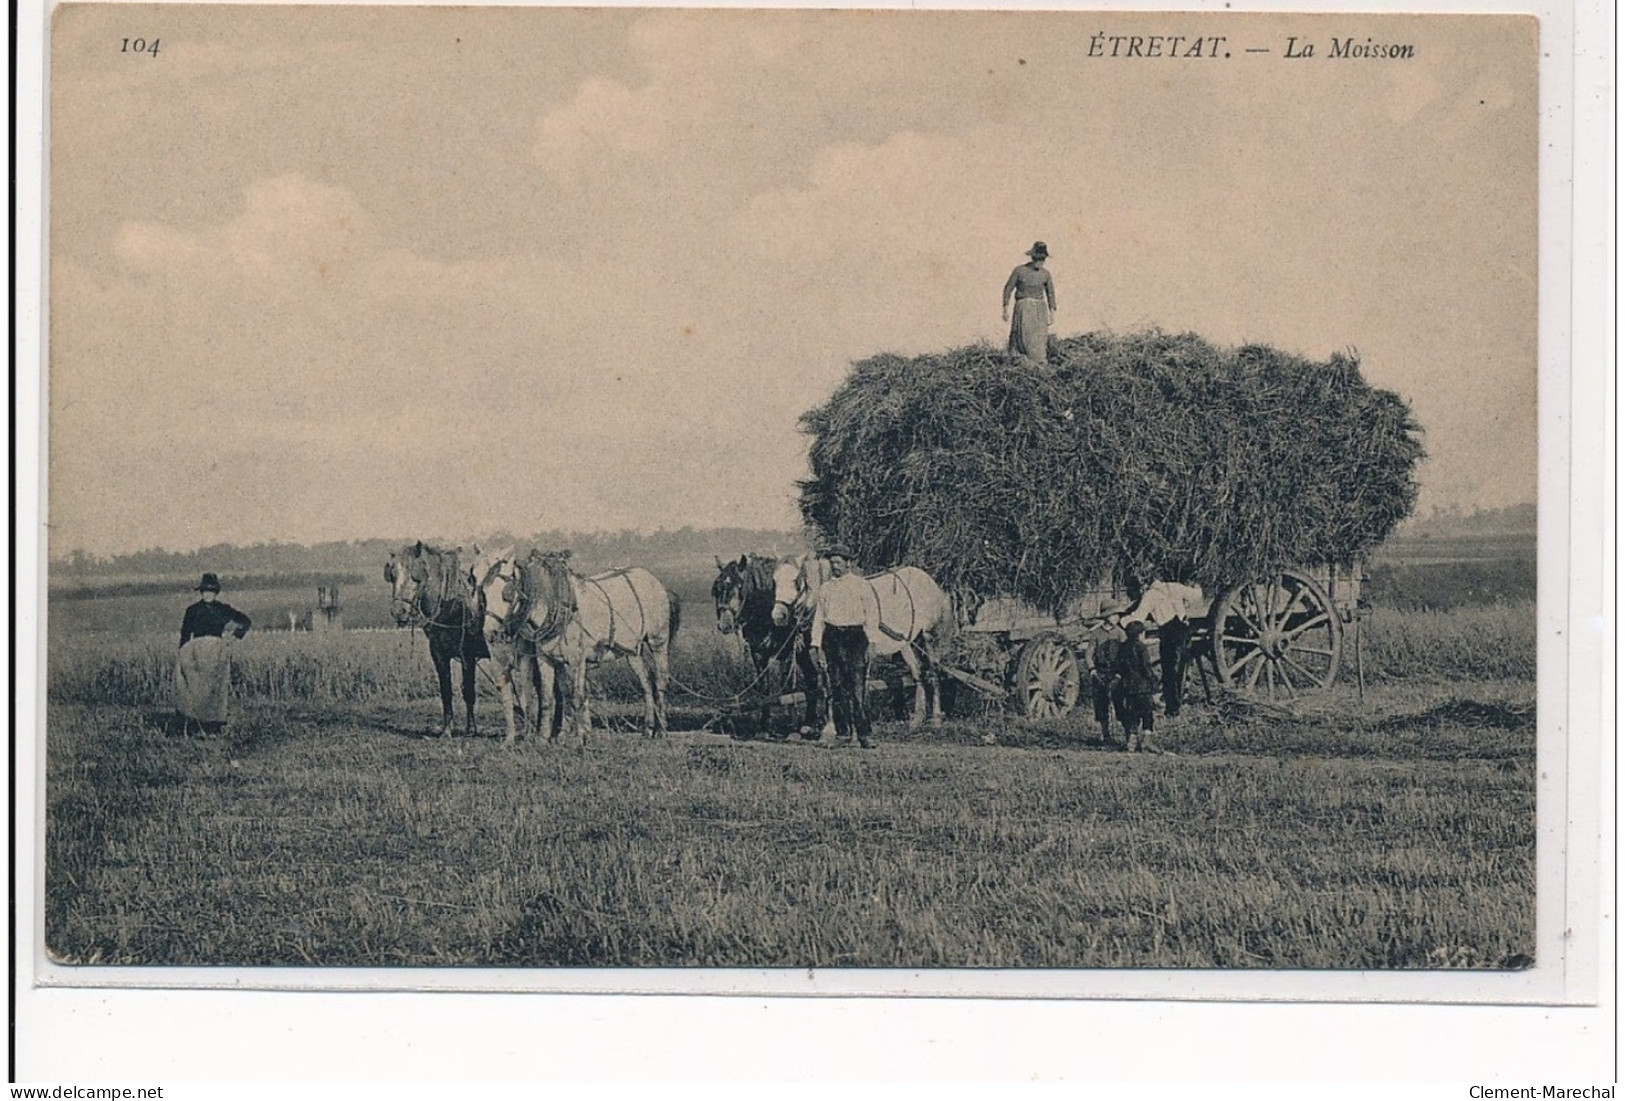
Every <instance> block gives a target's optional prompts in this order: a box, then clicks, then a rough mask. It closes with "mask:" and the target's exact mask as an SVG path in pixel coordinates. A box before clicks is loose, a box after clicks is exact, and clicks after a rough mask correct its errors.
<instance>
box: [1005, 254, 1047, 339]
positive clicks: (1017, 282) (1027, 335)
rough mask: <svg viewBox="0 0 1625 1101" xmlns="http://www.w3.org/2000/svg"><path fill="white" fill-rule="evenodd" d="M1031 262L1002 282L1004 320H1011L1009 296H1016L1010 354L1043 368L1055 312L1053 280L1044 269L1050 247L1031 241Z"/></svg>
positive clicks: (1011, 328) (1011, 327)
mask: <svg viewBox="0 0 1625 1101" xmlns="http://www.w3.org/2000/svg"><path fill="white" fill-rule="evenodd" d="M1027 255H1028V257H1030V259H1029V260H1028V261H1027V262H1026V263H1025V264H1022V265H1021V266H1020V267H1018V268H1016V270H1014V271H1012V272H1011V273H1010V278H1009V279H1006V280H1005V281H1004V319H1005V320H1006V321H1010V296H1011V295H1012V294H1014V295H1015V296H1016V316H1015V320H1014V321H1010V355H1011V356H1012V357H1014V358H1016V359H1019V360H1024V361H1026V362H1027V363H1031V364H1035V365H1038V366H1043V365H1044V364H1045V363H1048V362H1049V323H1050V317H1051V315H1052V314H1054V313H1055V280H1054V279H1052V278H1051V277H1050V273H1049V272H1047V271H1045V270H1044V261H1045V260H1046V259H1047V258H1048V257H1049V246H1048V245H1046V244H1044V242H1042V241H1034V242H1033V247H1032V248H1030V249H1028V250H1027Z"/></svg>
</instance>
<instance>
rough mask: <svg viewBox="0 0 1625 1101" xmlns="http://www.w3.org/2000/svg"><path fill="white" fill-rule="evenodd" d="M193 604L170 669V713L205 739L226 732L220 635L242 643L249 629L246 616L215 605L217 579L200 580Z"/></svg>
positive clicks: (227, 665) (226, 673)
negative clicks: (172, 709)
mask: <svg viewBox="0 0 1625 1101" xmlns="http://www.w3.org/2000/svg"><path fill="white" fill-rule="evenodd" d="M197 592H198V597H199V599H198V602H197V603H196V604H193V605H192V606H191V607H189V608H187V609H186V615H185V616H184V617H183V618H182V619H181V652H180V658H179V660H178V661H177V662H176V664H175V708H176V710H177V711H179V712H180V714H181V718H182V720H184V722H185V724H186V726H187V728H188V729H190V726H191V724H192V723H197V724H199V725H200V726H201V727H202V728H203V732H204V733H205V734H218V733H220V732H221V731H222V730H224V729H225V726H226V700H227V698H228V696H229V695H230V690H231V661H230V659H229V657H228V655H227V653H226V642H225V633H226V631H227V630H228V629H229V630H230V631H231V633H232V634H233V636H235V637H236V638H242V637H243V636H244V635H246V634H248V629H249V627H251V626H252V624H251V623H250V622H249V619H248V617H247V616H245V615H244V614H243V613H242V612H239V611H238V610H237V609H236V608H233V607H232V606H231V605H230V604H227V603H226V602H225V601H223V600H220V599H219V596H220V578H219V577H217V576H215V575H214V574H212V573H206V574H204V575H203V580H201V581H199V582H198V585H197Z"/></svg>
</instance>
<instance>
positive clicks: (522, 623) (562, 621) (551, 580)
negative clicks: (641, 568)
mask: <svg viewBox="0 0 1625 1101" xmlns="http://www.w3.org/2000/svg"><path fill="white" fill-rule="evenodd" d="M564 562H565V558H564V557H563V556H561V555H533V556H532V557H531V559H530V561H528V562H516V563H515V566H516V567H517V569H518V574H519V576H518V581H519V585H518V589H519V591H518V593H517V594H515V597H514V599H513V600H512V601H511V602H510V609H509V612H508V622H507V624H506V625H505V626H506V628H507V630H508V632H509V633H510V634H512V635H514V636H516V637H517V638H519V639H521V640H522V641H524V642H527V643H530V644H532V645H536V644H539V643H543V642H548V641H550V640H552V639H554V638H557V637H558V636H559V635H560V634H561V633H563V631H564V629H565V628H566V627H567V626H569V624H570V621H571V620H572V619H574V620H576V622H577V623H580V611H581V609H580V603H579V601H578V599H577V597H576V591H575V586H574V585H572V584H571V579H572V578H574V579H575V580H578V581H580V582H581V583H582V584H585V585H591V586H592V587H593V588H595V589H597V590H598V593H599V595H600V596H602V597H603V599H604V608H605V610H606V611H607V612H608V614H609V634H608V637H607V638H603V639H600V638H597V637H595V636H594V635H593V634H592V632H590V631H588V630H587V629H586V625H585V624H581V629H582V633H583V634H584V635H586V636H587V638H588V639H589V640H590V641H591V642H592V643H593V644H594V647H595V648H596V647H597V646H600V645H602V646H607V647H609V648H610V649H612V650H613V649H619V650H626V652H628V653H630V652H631V651H630V650H627V648H626V647H624V646H617V645H616V643H615V626H616V624H615V601H614V600H612V599H610V595H609V593H608V591H606V590H605V588H604V586H603V584H602V582H603V581H607V580H611V579H613V578H617V577H625V576H627V575H628V574H630V573H631V572H632V571H631V568H630V567H625V568H622V569H618V570H612V571H610V572H609V573H606V574H602V575H600V576H598V577H582V576H581V575H579V574H575V573H573V572H572V571H571V570H570V569H569V568H568V567H566V566H565V565H564ZM532 565H535V566H539V567H540V571H541V572H542V573H543V574H544V575H545V576H546V577H547V580H548V585H549V588H550V589H551V590H552V591H551V592H550V593H549V594H548V599H547V615H546V617H545V618H544V619H543V620H542V622H541V623H540V624H532V623H531V622H530V610H531V608H532V607H534V606H535V603H536V596H535V589H534V583H533V580H532V578H533V577H534V576H535V571H534V570H533V569H531V568H530V567H531V566H532ZM626 588H627V590H628V591H629V592H630V593H631V594H632V600H633V602H634V603H636V605H637V609H638V619H639V621H640V624H641V628H642V629H641V630H640V632H639V636H638V637H640V638H642V637H643V636H644V635H646V634H647V633H648V626H649V616H648V613H647V612H646V611H645V609H644V607H643V598H642V597H641V596H639V595H638V589H637V586H636V585H634V584H632V583H631V582H630V581H628V582H627V584H626Z"/></svg>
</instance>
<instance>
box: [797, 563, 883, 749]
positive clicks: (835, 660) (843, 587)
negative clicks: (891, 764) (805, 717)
mask: <svg viewBox="0 0 1625 1101" xmlns="http://www.w3.org/2000/svg"><path fill="white" fill-rule="evenodd" d="M819 557H820V558H827V559H828V560H829V572H830V575H831V576H830V579H829V580H828V581H826V582H824V583H823V584H822V585H820V586H819V587H818V599H817V600H816V601H815V602H814V604H813V621H812V654H813V661H814V662H815V663H816V664H817V665H818V666H819V668H821V669H823V668H827V669H828V670H829V692H830V710H831V711H832V712H833V713H834V714H833V717H834V719H835V738H836V741H837V742H839V741H843V740H847V739H850V738H852V737H854V736H856V738H857V741H858V744H859V745H861V746H862V747H863V748H864V749H868V748H870V747H871V746H873V745H874V741H873V731H872V728H871V727H870V724H869V709H868V682H869V632H870V630H873V629H878V628H879V626H880V599H879V598H878V597H877V596H875V589H874V586H873V585H871V584H869V582H868V581H867V580H866V579H865V578H863V577H862V576H861V575H859V574H856V573H853V572H852V552H851V551H849V550H847V549H846V547H844V546H841V545H840V544H839V543H837V544H835V545H834V546H831V547H827V548H825V549H824V551H823V552H822V553H821V554H820V555H819Z"/></svg>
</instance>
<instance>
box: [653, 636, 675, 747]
mask: <svg viewBox="0 0 1625 1101" xmlns="http://www.w3.org/2000/svg"><path fill="white" fill-rule="evenodd" d="M650 672H651V673H652V675H653V678H654V688H655V733H656V734H665V733H667V732H668V731H669V730H670V729H671V714H670V712H669V711H668V710H667V704H668V702H669V697H668V692H669V690H670V688H671V647H670V646H669V645H668V646H661V647H658V648H656V649H655V650H654V663H653V665H652V666H651V668H650Z"/></svg>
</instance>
